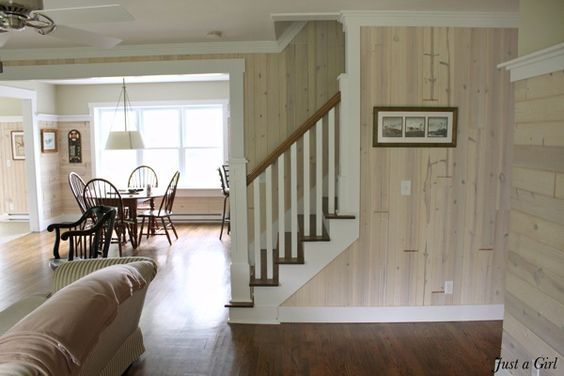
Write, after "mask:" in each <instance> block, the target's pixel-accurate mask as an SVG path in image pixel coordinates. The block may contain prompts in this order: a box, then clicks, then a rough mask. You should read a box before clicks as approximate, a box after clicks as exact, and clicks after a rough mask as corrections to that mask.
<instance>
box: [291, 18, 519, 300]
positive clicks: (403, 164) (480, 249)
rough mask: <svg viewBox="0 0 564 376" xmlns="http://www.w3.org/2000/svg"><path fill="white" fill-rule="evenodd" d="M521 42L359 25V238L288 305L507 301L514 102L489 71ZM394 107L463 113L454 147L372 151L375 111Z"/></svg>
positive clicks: (495, 33) (495, 34)
mask: <svg viewBox="0 0 564 376" xmlns="http://www.w3.org/2000/svg"><path fill="white" fill-rule="evenodd" d="M516 34H517V33H516V30H508V29H471V28H443V27H433V28H431V27H382V28H363V29H362V37H361V53H362V57H361V82H362V87H361V90H362V91H361V113H362V119H361V121H362V123H361V150H360V151H361V193H360V195H361V196H360V200H361V205H360V206H361V212H360V238H359V240H358V241H357V242H356V243H354V244H353V245H352V246H351V247H350V248H349V249H347V250H346V251H345V252H344V253H343V254H341V255H340V256H339V257H337V259H335V260H334V261H333V262H332V263H331V264H330V265H329V266H327V267H326V268H325V269H324V270H323V271H322V272H321V273H319V274H318V275H317V276H315V277H314V278H313V279H312V280H311V281H310V282H309V283H308V284H307V285H305V286H304V287H302V288H301V289H300V290H299V291H298V292H297V293H296V294H294V296H292V297H290V299H288V300H287V301H286V302H285V304H286V305H314V306H315V305H320V306H324V305H331V304H334V305H353V306H356V305H390V306H391V305H443V304H494V303H501V302H502V301H503V264H504V262H505V261H504V255H505V244H506V242H505V240H504V239H506V237H507V236H506V235H507V231H508V230H507V222H508V221H507V217H508V204H509V196H510V187H509V185H508V181H509V180H508V179H509V177H510V176H511V168H510V165H509V163H508V161H509V157H510V152H511V142H512V134H511V133H512V132H511V130H512V120H513V115H512V108H513V97H512V89H511V85H510V83H509V80H508V77H509V75H508V74H507V73H506V72H503V71H500V70H498V69H497V68H496V65H497V64H498V63H501V62H503V61H506V60H508V59H510V58H511V57H513V56H515V54H516V36H517V35H516ZM394 105H395V106H399V105H402V106H449V105H450V106H454V107H458V110H459V118H458V145H457V147H456V148H452V149H446V148H374V147H372V142H371V140H372V126H373V119H372V108H373V106H394ZM403 180H410V181H411V184H412V194H411V196H401V194H400V185H401V182H402V181H403ZM500 274H501V275H500ZM333 280H339V281H340V282H341V283H333V282H331V281H333ZM343 280H346V281H347V282H346V283H343ZM446 280H452V281H454V294H452V295H450V294H449V295H446V294H444V291H443V287H444V282H445V281H446ZM325 286H326V287H325Z"/></svg>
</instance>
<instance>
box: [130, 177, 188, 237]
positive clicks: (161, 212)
mask: <svg viewBox="0 0 564 376" xmlns="http://www.w3.org/2000/svg"><path fill="white" fill-rule="evenodd" d="M179 178H180V171H176V172H175V173H174V175H173V176H172V179H171V180H170V183H169V184H168V187H167V189H166V192H165V195H164V197H163V199H162V201H161V205H160V207H159V209H158V210H145V211H143V212H141V213H139V214H138V216H139V217H140V218H141V230H140V231H139V242H141V238H142V237H143V228H144V226H145V220H147V232H146V233H145V235H147V238H148V237H149V235H166V238H167V239H168V244H171V245H172V241H171V240H170V235H169V233H168V230H169V229H172V231H173V232H174V236H176V239H178V234H177V233H176V228H175V227H174V224H173V223H172V220H171V219H170V216H171V214H172V205H173V204H174V197H175V196H176V187H177V186H178V180H179ZM165 219H166V220H167V221H168V223H167V222H166V221H165ZM157 220H160V222H161V224H162V227H159V226H158V222H157ZM151 223H155V225H156V226H155V227H156V228H155V229H150V228H149V227H151V226H150V224H151ZM161 230H162V232H160V233H159V232H158V231H161Z"/></svg>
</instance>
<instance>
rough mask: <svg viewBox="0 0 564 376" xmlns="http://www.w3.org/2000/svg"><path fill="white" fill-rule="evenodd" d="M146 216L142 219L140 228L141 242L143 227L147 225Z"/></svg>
mask: <svg viewBox="0 0 564 376" xmlns="http://www.w3.org/2000/svg"><path fill="white" fill-rule="evenodd" d="M145 218H146V217H143V219H142V220H141V229H140V230H139V238H138V239H139V243H141V239H143V227H144V226H145ZM138 245H139V244H138Z"/></svg>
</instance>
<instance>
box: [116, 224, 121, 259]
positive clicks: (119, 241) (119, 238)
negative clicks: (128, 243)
mask: <svg viewBox="0 0 564 376" xmlns="http://www.w3.org/2000/svg"><path fill="white" fill-rule="evenodd" d="M116 235H117V239H118V252H119V257H121V231H120V230H118V229H117V228H116Z"/></svg>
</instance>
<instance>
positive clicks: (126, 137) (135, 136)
mask: <svg viewBox="0 0 564 376" xmlns="http://www.w3.org/2000/svg"><path fill="white" fill-rule="evenodd" d="M122 98H123V100H122ZM121 106H123V121H124V130H123V131H122V130H119V131H110V134H109V136H108V140H107V141H106V150H134V149H144V148H145V143H144V142H143V137H142V136H141V132H139V131H138V130H131V129H129V130H128V127H127V125H128V124H127V122H128V118H127V112H128V111H131V103H129V97H128V95H127V89H126V87H125V78H124V79H123V86H122V88H121V93H120V96H119V99H118V102H117V105H116V110H115V112H116V113H117V112H118V111H121V110H120V107H121ZM128 107H129V108H128Z"/></svg>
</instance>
